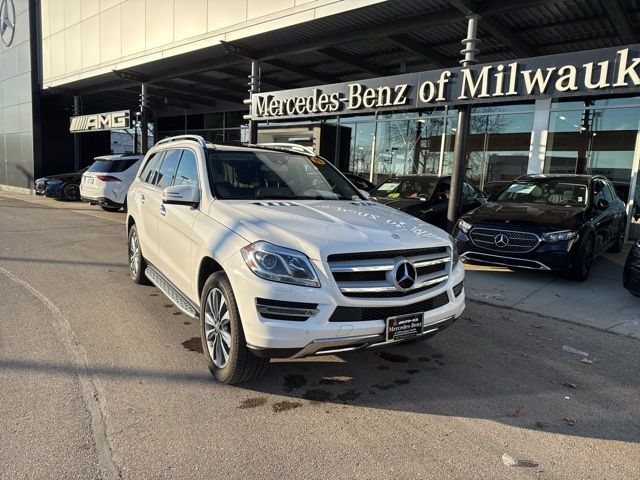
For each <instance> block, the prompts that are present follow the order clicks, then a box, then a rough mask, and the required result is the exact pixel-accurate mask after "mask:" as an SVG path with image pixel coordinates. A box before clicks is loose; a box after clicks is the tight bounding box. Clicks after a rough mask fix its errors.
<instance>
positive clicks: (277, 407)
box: [272, 400, 302, 413]
mask: <svg viewBox="0 0 640 480" xmlns="http://www.w3.org/2000/svg"><path fill="white" fill-rule="evenodd" d="M301 406H302V403H300V402H290V401H289V400H284V401H282V402H276V403H274V404H273V405H272V407H273V411H274V412H276V413H280V412H286V411H287V410H293V409H294V408H298V407H301Z"/></svg>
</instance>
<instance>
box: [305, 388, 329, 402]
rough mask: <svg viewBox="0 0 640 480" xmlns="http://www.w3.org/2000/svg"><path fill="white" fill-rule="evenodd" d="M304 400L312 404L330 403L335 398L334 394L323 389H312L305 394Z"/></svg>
mask: <svg viewBox="0 0 640 480" xmlns="http://www.w3.org/2000/svg"><path fill="white" fill-rule="evenodd" d="M302 398H304V399H305V400H311V401H312V402H328V401H329V400H331V399H332V398H333V393H331V392H329V391H327V390H323V389H321V388H312V389H310V390H307V391H306V392H304V394H303V395H302Z"/></svg>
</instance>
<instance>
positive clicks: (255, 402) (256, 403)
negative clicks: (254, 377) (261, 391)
mask: <svg viewBox="0 0 640 480" xmlns="http://www.w3.org/2000/svg"><path fill="white" fill-rule="evenodd" d="M266 403H267V399H266V398H265V397H255V398H247V399H246V400H243V401H242V402H240V405H238V408H243V409H244V408H256V407H261V406H262V405H264V404H266Z"/></svg>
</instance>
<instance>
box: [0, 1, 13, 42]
mask: <svg viewBox="0 0 640 480" xmlns="http://www.w3.org/2000/svg"><path fill="white" fill-rule="evenodd" d="M15 33H16V7H15V5H14V4H13V0H2V3H0V38H2V43H4V44H5V46H6V47H10V46H11V44H12V43H13V36H14V35H15Z"/></svg>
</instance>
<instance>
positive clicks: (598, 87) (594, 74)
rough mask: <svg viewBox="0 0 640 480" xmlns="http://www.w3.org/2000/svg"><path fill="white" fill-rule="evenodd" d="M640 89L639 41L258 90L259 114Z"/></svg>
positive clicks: (315, 113)
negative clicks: (477, 63)
mask: <svg viewBox="0 0 640 480" xmlns="http://www.w3.org/2000/svg"><path fill="white" fill-rule="evenodd" d="M638 92H640V45H630V46H627V47H623V48H607V49H601V50H592V51H588V52H576V53H571V54H562V55H550V56H546V57H535V58H528V59H522V60H514V61H509V62H503V63H490V64H484V65H474V66H472V67H459V68H451V69H442V70H432V71H428V72H419V73H409V74H404V75H395V76H391V77H382V78H373V79H369V80H358V81H354V82H347V83H335V84H331V85H325V86H321V87H314V88H299V89H295V90H284V91H280V92H268V93H259V94H254V95H253V97H252V102H251V113H252V118H253V119H254V120H272V119H287V118H295V117H313V116H321V115H337V114H341V113H342V114H348V113H367V112H375V111H391V110H408V109H419V108H432V107H437V106H443V105H460V104H465V103H466V104H468V103H474V104H475V103H478V104H479V103H498V102H514V101H519V100H534V99H537V98H548V97H555V98H562V97H568V96H589V95H599V96H601V95H616V94H618V95H619V94H625V93H627V94H628V93H638Z"/></svg>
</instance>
